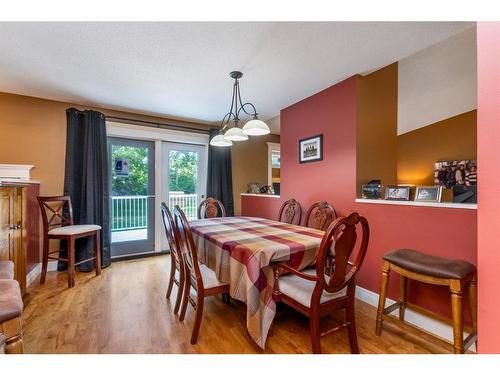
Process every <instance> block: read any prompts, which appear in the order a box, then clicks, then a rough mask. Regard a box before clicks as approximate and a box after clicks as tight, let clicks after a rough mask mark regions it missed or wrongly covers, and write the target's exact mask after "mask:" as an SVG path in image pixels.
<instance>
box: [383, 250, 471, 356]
mask: <svg viewBox="0 0 500 375" xmlns="http://www.w3.org/2000/svg"><path fill="white" fill-rule="evenodd" d="M391 271H394V272H397V273H398V274H400V298H399V301H398V302H396V303H394V304H392V305H391V306H389V307H385V300H386V297H387V287H388V285H389V274H390V272H391ZM407 279H412V280H416V281H420V282H423V283H428V284H434V285H445V286H448V287H449V288H450V292H451V313H452V322H453V347H454V352H455V353H456V354H461V353H463V352H464V351H465V350H467V349H468V348H469V347H470V345H472V344H473V343H475V342H477V281H476V280H477V273H476V267H475V266H474V265H473V264H471V263H469V262H466V261H463V260H456V259H447V258H441V257H436V256H433V255H428V254H424V253H421V252H419V251H416V250H411V249H399V250H394V251H391V252H389V253H387V254H385V255H384V256H383V263H382V281H381V285H380V297H379V303H378V310H377V326H376V329H375V333H376V334H377V335H380V333H381V330H382V322H383V319H384V315H387V314H390V313H391V312H392V311H394V310H396V309H398V308H399V319H400V320H401V321H403V322H404V314H405V309H406V306H407V299H406V289H407ZM465 289H468V292H469V303H470V310H471V318H472V332H471V333H470V334H469V335H468V336H467V338H466V339H465V340H463V330H464V324H463V314H462V311H463V306H462V296H463V293H464V291H465Z"/></svg>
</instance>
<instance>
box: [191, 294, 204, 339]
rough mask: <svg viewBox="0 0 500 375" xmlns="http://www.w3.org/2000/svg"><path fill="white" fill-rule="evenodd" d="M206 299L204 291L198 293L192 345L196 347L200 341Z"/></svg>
mask: <svg viewBox="0 0 500 375" xmlns="http://www.w3.org/2000/svg"><path fill="white" fill-rule="evenodd" d="M204 300H205V297H204V296H203V292H202V291H198V298H197V301H196V318H195V319H194V326H193V333H192V334H191V344H192V345H194V344H196V342H197V341H198V335H199V333H200V326H201V318H202V317H203V305H204Z"/></svg>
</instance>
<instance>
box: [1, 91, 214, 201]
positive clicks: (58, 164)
mask: <svg viewBox="0 0 500 375" xmlns="http://www.w3.org/2000/svg"><path fill="white" fill-rule="evenodd" d="M70 107H76V108H79V109H96V110H98V111H101V112H103V113H104V114H106V115H108V116H120V117H127V118H134V119H140V120H149V121H167V120H168V121H169V123H175V124H182V125H188V126H193V127H206V126H204V125H200V124H194V123H188V122H184V121H178V120H172V119H165V118H159V117H152V116H144V115H139V114H133V113H126V112H119V111H112V110H106V109H102V108H92V107H87V106H81V105H76V104H71V103H64V102H57V101H53V100H46V99H39V98H33V97H29V96H21V95H14V94H8V93H0V164H32V165H34V166H35V168H34V169H33V170H32V178H33V179H34V180H40V181H41V185H40V194H42V195H57V194H62V193H63V184H64V161H65V153H66V109H68V108H70Z"/></svg>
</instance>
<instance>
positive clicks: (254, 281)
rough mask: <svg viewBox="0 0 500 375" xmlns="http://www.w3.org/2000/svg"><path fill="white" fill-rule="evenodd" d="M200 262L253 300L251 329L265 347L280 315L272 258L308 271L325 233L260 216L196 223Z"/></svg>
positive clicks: (234, 292)
mask: <svg viewBox="0 0 500 375" xmlns="http://www.w3.org/2000/svg"><path fill="white" fill-rule="evenodd" d="M190 225H191V230H192V232H193V238H194V241H195V243H196V245H197V249H198V258H199V260H200V262H202V263H205V264H206V265H207V266H208V267H209V268H210V269H212V270H213V271H215V273H216V275H217V278H218V279H219V280H220V281H222V282H227V283H229V284H230V293H231V297H233V298H235V299H238V300H240V301H243V302H245V303H246V304H247V330H248V333H249V334H250V336H251V337H252V338H253V340H254V341H255V342H256V343H257V344H258V345H259V346H260V347H261V348H264V347H265V343H266V338H267V334H268V332H269V328H270V326H271V323H272V321H273V318H274V315H275V313H276V304H275V302H274V300H273V299H272V292H273V286H274V277H273V269H272V265H270V263H271V262H276V261H280V262H286V263H287V264H288V265H290V266H292V267H294V268H296V269H299V270H300V269H303V268H304V267H307V266H309V265H311V264H313V263H314V260H315V256H316V254H317V252H318V249H319V245H320V243H321V239H322V237H323V234H324V232H323V231H320V230H316V229H311V228H306V227H301V226H298V225H293V224H286V223H281V222H277V221H274V220H268V219H262V218H255V217H243V216H240V217H224V218H213V219H202V220H193V221H191V222H190Z"/></svg>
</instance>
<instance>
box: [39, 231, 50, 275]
mask: <svg viewBox="0 0 500 375" xmlns="http://www.w3.org/2000/svg"><path fill="white" fill-rule="evenodd" d="M48 264H49V239H48V237H47V235H44V236H43V255H42V272H41V274H40V284H45V278H46V277H47V266H48Z"/></svg>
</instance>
